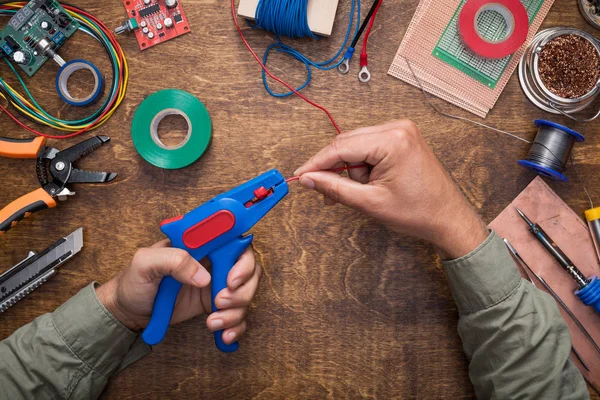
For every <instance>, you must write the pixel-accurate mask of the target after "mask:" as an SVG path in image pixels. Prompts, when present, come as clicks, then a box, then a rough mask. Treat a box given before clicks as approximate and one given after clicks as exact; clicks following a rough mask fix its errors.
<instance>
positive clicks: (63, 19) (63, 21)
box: [56, 13, 71, 29]
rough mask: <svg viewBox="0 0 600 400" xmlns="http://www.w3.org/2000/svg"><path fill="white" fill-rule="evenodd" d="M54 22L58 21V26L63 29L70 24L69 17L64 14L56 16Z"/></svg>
mask: <svg viewBox="0 0 600 400" xmlns="http://www.w3.org/2000/svg"><path fill="white" fill-rule="evenodd" d="M56 20H57V21H58V26H60V27H61V28H63V29H64V28H66V27H67V26H69V24H70V23H71V17H69V16H68V15H67V14H65V13H60V14H58V16H57V17H56Z"/></svg>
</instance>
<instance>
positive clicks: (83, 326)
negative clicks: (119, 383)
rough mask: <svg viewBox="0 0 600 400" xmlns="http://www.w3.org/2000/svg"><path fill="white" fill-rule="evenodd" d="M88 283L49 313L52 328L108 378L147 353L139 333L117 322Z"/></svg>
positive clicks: (77, 353)
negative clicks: (52, 324) (50, 314)
mask: <svg viewBox="0 0 600 400" xmlns="http://www.w3.org/2000/svg"><path fill="white" fill-rule="evenodd" d="M96 285H97V283H96V282H93V283H91V284H89V285H88V286H87V287H85V288H83V289H82V290H81V291H80V292H79V293H77V294H76V295H75V296H73V297H72V298H71V299H69V300H68V301H67V302H66V303H64V304H63V305H61V306H60V307H59V308H57V309H56V310H55V311H54V312H53V313H52V321H53V323H54V327H55V328H56V331H57V332H58V334H59V335H60V337H61V338H62V340H63V341H64V342H65V344H66V345H67V346H68V347H69V349H70V350H71V351H72V352H73V353H74V354H75V355H76V356H77V357H78V358H79V359H81V360H82V361H83V362H85V363H86V364H88V365H89V366H90V367H92V368H93V369H94V370H95V371H96V372H98V373H100V374H102V375H104V376H106V377H109V376H111V375H113V374H114V373H115V372H118V371H120V370H121V369H123V368H125V367H126V366H128V365H129V364H131V363H133V362H135V361H137V360H139V359H140V358H142V357H144V356H145V355H146V354H148V353H149V352H150V346H148V345H146V344H145V343H144V342H143V341H141V340H138V338H139V336H140V335H139V334H138V333H136V332H133V331H131V330H129V329H128V328H127V327H126V326H124V325H123V324H122V323H121V322H119V321H118V320H117V319H116V318H115V317H114V316H113V315H112V314H111V313H110V312H109V311H108V310H107V309H106V307H104V305H103V304H102V303H101V302H100V299H98V296H97V295H96Z"/></svg>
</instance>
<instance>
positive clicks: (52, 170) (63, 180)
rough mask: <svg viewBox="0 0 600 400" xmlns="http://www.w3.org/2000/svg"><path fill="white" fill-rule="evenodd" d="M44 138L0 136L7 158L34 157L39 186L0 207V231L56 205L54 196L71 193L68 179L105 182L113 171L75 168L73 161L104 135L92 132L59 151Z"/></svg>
mask: <svg viewBox="0 0 600 400" xmlns="http://www.w3.org/2000/svg"><path fill="white" fill-rule="evenodd" d="M45 140H46V138H44V137H36V138H32V139H9V138H4V137H0V156H2V157H8V158H37V162H36V165H35V170H36V173H37V178H38V181H39V182H40V185H41V186H42V187H41V188H39V189H36V190H34V191H33V192H30V193H27V194H26V195H23V196H21V197H19V198H18V199H16V200H14V201H13V202H12V203H10V204H9V205H7V206H5V207H4V208H3V209H1V210H0V235H1V234H3V233H4V232H6V231H7V230H9V229H10V228H12V227H14V226H15V225H16V224H17V223H18V222H19V221H20V220H22V219H23V218H25V217H28V216H29V215H31V214H32V213H34V212H36V211H41V210H45V209H46V208H53V207H56V200H55V198H58V199H59V200H66V198H67V196H72V195H74V194H75V192H71V191H70V190H69V189H68V188H67V185H68V184H71V183H106V182H110V181H112V180H113V179H115V177H116V176H117V174H115V173H113V172H93V171H84V170H80V169H77V168H75V167H74V166H73V163H74V162H76V161H77V160H79V159H80V158H81V157H83V156H85V155H87V154H88V153H91V152H92V151H94V150H96V149H97V148H98V147H100V146H102V145H103V144H104V143H106V142H108V141H110V138H109V137H108V136H94V137H92V138H90V139H87V140H84V141H83V142H80V143H77V144H76V145H74V146H71V147H69V148H67V149H64V150H61V151H59V150H58V149H55V148H53V147H48V146H44V144H45Z"/></svg>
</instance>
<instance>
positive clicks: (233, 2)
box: [231, 0, 342, 133]
mask: <svg viewBox="0 0 600 400" xmlns="http://www.w3.org/2000/svg"><path fill="white" fill-rule="evenodd" d="M231 15H232V16H233V22H234V23H235V27H236V29H237V31H238V33H239V35H240V37H241V38H242V41H243V42H244V44H245V45H246V47H247V48H248V51H250V54H252V57H254V59H255V60H256V62H257V63H258V64H259V65H260V66H261V68H262V69H263V70H264V71H265V73H266V74H267V75H269V76H270V77H271V78H272V79H274V80H275V81H277V82H279V83H281V84H282V85H283V86H285V87H286V88H288V89H289V90H291V91H292V92H293V93H294V94H295V95H296V96H298V97H300V98H301V99H302V100H304V101H305V102H307V103H308V104H310V105H312V106H314V107H317V108H318V109H319V110H321V111H323V112H324V113H325V114H327V116H328V117H329V120H330V121H331V123H332V124H333V126H334V127H335V130H336V131H337V132H338V133H342V130H341V129H340V127H339V126H338V124H337V123H336V122H335V120H334V119H333V116H332V115H331V113H330V112H329V110H327V109H326V108H325V107H323V106H322V105H320V104H317V103H315V102H314V101H312V100H310V99H308V98H307V97H304V96H303V95H302V94H300V93H299V92H298V91H297V90H296V89H295V88H293V87H292V86H291V85H290V84H289V83H287V82H285V81H284V80H283V79H280V78H278V77H276V76H275V75H273V74H272V73H271V72H270V71H269V70H268V69H267V67H266V66H265V65H264V64H263V63H262V61H260V58H259V57H258V56H257V55H256V53H255V52H254V50H252V47H250V44H249V43H248V41H247V40H246V38H245V37H244V33H243V32H242V28H240V24H239V23H238V19H237V15H236V13H235V0H231Z"/></svg>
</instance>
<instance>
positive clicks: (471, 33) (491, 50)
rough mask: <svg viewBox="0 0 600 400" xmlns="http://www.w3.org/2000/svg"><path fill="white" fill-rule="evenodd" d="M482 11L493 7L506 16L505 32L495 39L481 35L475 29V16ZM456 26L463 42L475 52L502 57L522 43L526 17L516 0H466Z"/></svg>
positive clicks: (492, 56)
mask: <svg viewBox="0 0 600 400" xmlns="http://www.w3.org/2000/svg"><path fill="white" fill-rule="evenodd" d="M485 11H496V12H497V13H499V14H500V15H502V17H504V19H505V20H506V26H507V34H506V36H505V37H504V38H502V39H501V40H499V41H497V42H494V41H488V40H486V39H484V38H483V37H481V35H480V34H479V32H478V31H477V17H478V16H479V15H480V14H481V13H482V12H485ZM458 29H459V31H460V34H461V36H462V39H463V41H464V43H465V45H466V46H467V47H468V48H470V49H471V50H472V51H473V52H475V53H476V54H479V55H480V56H482V57H486V58H504V57H506V56H509V55H511V54H513V53H514V52H515V51H517V50H518V49H519V48H520V47H521V46H522V45H523V43H525V40H526V39H527V32H528V31H529V17H528V16H527V10H525V7H524V6H523V4H522V3H521V2H520V1H519V0H467V3H466V4H465V5H464V6H463V8H462V10H461V12H460V16H459V18H458Z"/></svg>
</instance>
